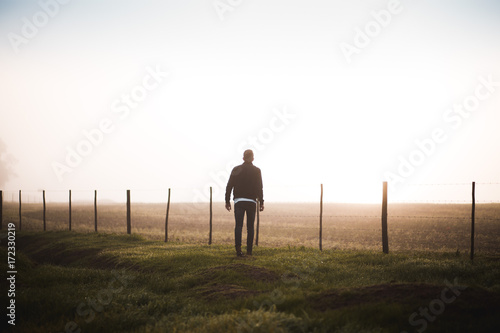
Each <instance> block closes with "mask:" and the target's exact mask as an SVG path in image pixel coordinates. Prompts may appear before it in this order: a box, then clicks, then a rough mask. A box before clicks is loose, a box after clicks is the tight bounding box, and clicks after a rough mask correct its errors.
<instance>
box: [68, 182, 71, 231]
mask: <svg viewBox="0 0 500 333" xmlns="http://www.w3.org/2000/svg"><path fill="white" fill-rule="evenodd" d="M68 202H69V222H68V225H69V231H71V190H69V198H68Z"/></svg>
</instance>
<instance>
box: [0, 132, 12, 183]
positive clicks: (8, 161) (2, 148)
mask: <svg viewBox="0 0 500 333" xmlns="http://www.w3.org/2000/svg"><path fill="white" fill-rule="evenodd" d="M15 162H16V159H15V158H14V156H13V155H12V154H9V153H7V145H6V144H5V142H3V141H2V139H0V188H2V187H3V186H4V185H5V184H6V183H7V181H8V180H9V179H10V178H11V177H12V176H16V173H15V172H14V169H13V168H12V165H13V164H14V163H15Z"/></svg>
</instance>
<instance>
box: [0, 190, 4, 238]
mask: <svg viewBox="0 0 500 333" xmlns="http://www.w3.org/2000/svg"><path fill="white" fill-rule="evenodd" d="M2 228H3V191H2V190H0V230H1V229H2Z"/></svg>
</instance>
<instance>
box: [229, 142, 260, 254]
mask: <svg viewBox="0 0 500 333" xmlns="http://www.w3.org/2000/svg"><path fill="white" fill-rule="evenodd" d="M243 161H244V162H243V164H241V165H238V166H236V167H234V169H233V170H232V171H231V176H230V177H229V181H228V182H227V186H226V209H227V210H228V211H231V203H230V196H231V191H233V189H234V191H233V200H234V219H235V222H236V224H235V228H234V245H235V248H236V255H237V256H239V257H241V256H243V252H241V233H242V229H243V219H244V217H245V213H246V215H247V255H252V245H253V237H254V221H255V213H256V204H257V201H256V200H257V199H258V200H259V203H260V211H263V210H264V197H263V191H262V174H261V172H260V169H259V168H257V167H256V166H254V165H253V163H252V162H253V151H252V150H250V149H247V150H245V152H244V153H243Z"/></svg>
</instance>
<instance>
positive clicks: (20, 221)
mask: <svg viewBox="0 0 500 333" xmlns="http://www.w3.org/2000/svg"><path fill="white" fill-rule="evenodd" d="M22 222H23V221H22V215H21V190H19V230H21V227H22Z"/></svg>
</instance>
